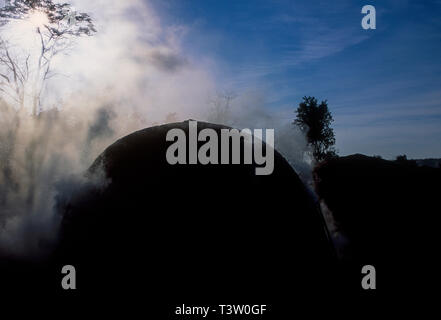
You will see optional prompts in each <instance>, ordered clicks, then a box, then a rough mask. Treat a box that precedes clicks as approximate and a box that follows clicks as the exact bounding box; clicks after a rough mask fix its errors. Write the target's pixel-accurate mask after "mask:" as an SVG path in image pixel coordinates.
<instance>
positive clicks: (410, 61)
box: [152, 0, 441, 158]
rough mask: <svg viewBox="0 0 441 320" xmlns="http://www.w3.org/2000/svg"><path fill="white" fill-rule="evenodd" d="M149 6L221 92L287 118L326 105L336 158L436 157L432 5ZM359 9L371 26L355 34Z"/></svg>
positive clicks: (438, 82) (434, 0) (182, 1)
mask: <svg viewBox="0 0 441 320" xmlns="http://www.w3.org/2000/svg"><path fill="white" fill-rule="evenodd" d="M152 3H153V7H154V8H155V10H156V11H157V12H158V14H159V15H160V18H161V20H162V21H163V22H164V23H165V24H167V25H170V26H172V25H176V26H178V25H179V26H185V27H186V29H187V33H186V36H185V39H183V45H184V47H185V51H186V53H188V54H189V55H191V56H192V57H193V58H196V59H197V58H198V57H201V58H203V57H210V59H212V60H213V61H215V64H216V66H217V68H216V70H217V71H216V77H217V78H218V79H219V80H220V81H221V82H222V83H224V84H225V85H226V86H228V87H229V89H233V90H234V91H235V92H237V93H239V94H240V93H241V92H244V91H246V90H258V91H261V92H263V93H264V94H265V97H266V100H265V105H266V108H268V109H269V110H274V112H280V110H283V111H286V112H285V113H283V114H285V115H286V117H293V118H294V116H295V114H294V110H295V109H296V107H297V105H298V103H299V102H300V100H301V98H302V96H305V95H313V96H315V97H317V98H318V99H320V100H321V99H327V100H328V102H329V107H330V109H331V111H332V113H333V115H334V119H335V122H334V124H333V127H334V129H335V132H336V138H337V148H338V149H339V151H340V154H342V155H345V154H352V153H364V154H368V155H374V154H378V155H382V156H383V157H385V158H394V157H395V156H396V155H398V154H407V155H408V157H412V158H424V157H441V58H440V57H441V0H424V1H417V0H415V1H406V0H382V1H350V0H344V1H343V0H341V1H338V0H337V1H318V0H309V1H308V0H299V1H285V0H275V1H263V0H252V1H241V0H236V1H215V0H203V1H202V0H201V1H196V0H192V1H190V0H168V1H164V0H154V1H152ZM366 4H371V5H374V6H375V8H376V11H377V29H376V30H363V29H362V28H361V24H360V23H361V19H362V14H361V8H362V7H363V5H366Z"/></svg>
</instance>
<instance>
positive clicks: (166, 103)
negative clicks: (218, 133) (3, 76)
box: [0, 0, 310, 255]
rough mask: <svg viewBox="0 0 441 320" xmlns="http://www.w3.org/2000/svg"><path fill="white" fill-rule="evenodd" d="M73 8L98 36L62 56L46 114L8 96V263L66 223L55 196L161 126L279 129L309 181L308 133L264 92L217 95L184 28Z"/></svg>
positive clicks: (150, 17)
mask: <svg viewBox="0 0 441 320" xmlns="http://www.w3.org/2000/svg"><path fill="white" fill-rule="evenodd" d="M70 2H71V3H72V4H73V5H74V6H75V8H76V10H78V11H80V12H87V13H89V14H90V15H91V17H92V19H93V20H94V23H95V26H96V29H97V33H96V35H94V36H92V37H82V38H79V39H77V40H76V42H75V45H74V47H73V48H72V49H71V50H70V51H69V52H67V54H63V55H59V56H57V57H56V60H54V62H53V68H54V70H56V71H57V75H56V76H55V77H53V78H51V80H50V81H49V82H48V83H47V85H46V87H45V88H44V92H43V96H42V101H41V108H42V112H41V113H40V115H39V116H38V117H34V116H30V113H29V110H24V111H20V112H18V111H17V108H16V107H14V105H12V104H11V102H10V101H8V99H7V98H6V97H2V96H1V95H0V255H1V254H2V253H3V254H17V255H32V254H40V253H41V251H42V249H43V251H44V248H45V244H46V243H50V242H51V241H52V240H53V237H54V236H55V234H56V230H57V226H58V223H59V220H60V217H59V216H58V215H57V214H55V210H54V206H55V199H56V197H57V193H60V192H62V193H64V197H66V196H67V197H68V194H69V192H70V189H71V187H72V186H70V185H69V183H70V182H72V181H76V180H78V179H81V178H78V177H81V173H82V172H84V171H85V170H86V169H87V168H88V167H89V166H90V165H91V164H92V162H93V160H94V159H95V158H96V157H97V156H98V155H99V154H100V153H101V152H102V151H103V150H104V149H105V148H106V147H107V146H108V145H109V144H111V143H112V142H114V141H115V140H116V139H117V138H121V137H123V136H125V135H127V134H129V133H131V132H133V131H135V130H139V129H142V128H145V127H148V126H151V125H154V124H160V123H164V122H173V121H180V120H186V119H189V118H192V119H197V120H207V121H213V122H218V123H223V124H227V125H231V126H234V127H238V128H244V127H247V128H274V129H276V147H277V148H278V149H279V151H281V153H282V154H283V155H284V156H285V157H286V158H287V159H288V160H289V161H290V163H291V164H292V165H293V166H294V167H295V168H296V169H297V171H300V172H302V173H304V174H305V175H307V174H308V172H309V171H310V170H309V167H308V165H307V164H306V162H305V161H304V159H303V151H304V150H305V146H306V143H305V140H304V137H303V136H302V135H301V134H300V132H298V131H296V130H295V128H293V126H292V125H291V123H290V122H289V121H287V120H283V119H282V120H281V119H280V117H278V115H274V114H272V113H271V111H268V110H265V101H264V98H263V97H261V96H260V95H258V94H248V93H240V92H237V98H235V99H232V101H230V102H227V103H226V102H225V101H226V100H225V96H222V97H219V96H217V95H216V94H215V92H217V91H218V89H219V88H222V84H220V83H216V81H215V79H214V77H213V75H212V74H213V73H212V72H211V66H212V65H213V61H210V59H209V57H207V59H206V60H205V61H200V60H197V61H194V60H192V57H190V56H186V55H185V52H182V44H181V41H185V39H186V38H185V27H182V26H169V27H167V26H164V25H162V24H161V21H160V19H159V18H158V16H157V15H156V14H155V12H154V11H153V10H152V8H151V7H149V5H148V4H147V3H146V2H145V1H141V0H125V1H120V0H94V1H89V0H72V1H70ZM0 32H1V31H0ZM213 97H214V98H213ZM71 177H76V178H71ZM102 182H103V181H100V183H102Z"/></svg>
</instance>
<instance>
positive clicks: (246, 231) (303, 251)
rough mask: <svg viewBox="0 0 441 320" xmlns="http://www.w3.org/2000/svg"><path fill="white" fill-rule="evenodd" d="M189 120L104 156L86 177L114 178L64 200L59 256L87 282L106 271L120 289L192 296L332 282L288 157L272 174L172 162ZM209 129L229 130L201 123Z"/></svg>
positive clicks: (328, 253)
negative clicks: (171, 136)
mask: <svg viewBox="0 0 441 320" xmlns="http://www.w3.org/2000/svg"><path fill="white" fill-rule="evenodd" d="M188 124H189V122H188V121H186V122H182V123H173V124H167V125H162V126H157V127H152V128H147V129H144V130H141V131H138V132H135V133H133V134H130V135H128V136H126V137H124V138H122V139H120V140H118V141H117V142H115V143H114V144H113V145H111V146H110V147H108V148H107V149H106V150H105V151H104V153H103V154H102V155H100V156H99V157H98V159H97V160H96V161H95V163H94V164H93V165H92V166H91V168H90V170H89V172H88V177H89V179H90V181H92V180H93V179H95V178H96V177H97V176H100V175H101V176H103V177H105V181H106V183H105V184H104V185H102V186H96V185H93V184H87V185H88V187H84V186H83V188H80V190H79V191H78V192H77V193H76V194H74V195H73V196H72V199H71V201H69V203H67V204H65V205H64V206H63V210H64V218H63V224H62V229H61V241H60V247H59V250H58V255H59V259H60V263H64V262H68V263H69V264H76V265H78V268H82V269H81V270H82V275H83V277H85V278H87V279H88V281H85V280H83V286H84V287H90V288H95V289H96V288H99V289H100V290H101V289H103V288H106V284H107V283H108V282H106V279H107V280H108V278H107V277H111V278H112V281H111V284H112V288H114V287H115V286H118V287H119V286H121V287H124V288H126V287H129V288H132V287H139V286H141V287H142V286H143V285H146V286H148V287H149V288H155V289H154V290H157V292H158V294H159V293H161V292H162V293H165V292H166V293H167V294H178V295H179V294H180V293H181V294H184V293H185V294H186V295H187V296H191V295H192V294H193V293H194V294H197V293H198V294H202V293H203V295H218V294H222V293H226V292H228V293H229V297H231V296H232V295H235V294H238V295H239V296H243V295H241V293H243V292H247V293H248V294H256V295H258V294H264V295H267V296H274V294H275V293H274V290H273V289H275V288H276V287H277V288H278V289H277V291H280V287H282V288H285V287H286V289H290V290H292V289H293V285H294V286H295V287H296V288H298V289H299V290H302V289H304V288H306V287H308V288H316V286H315V285H317V286H319V287H321V286H324V285H325V283H324V282H323V281H327V280H329V274H328V270H329V266H330V265H331V264H332V263H333V257H334V256H333V250H332V248H331V245H330V243H329V240H328V238H327V233H326V227H325V225H324V223H323V220H322V219H321V216H320V213H319V212H318V210H317V208H316V206H315V203H314V202H313V201H312V199H311V198H310V196H309V194H308V192H307V190H306V188H305V186H304V185H303V183H302V182H301V180H300V179H299V177H298V176H297V174H296V173H295V171H294V170H293V169H292V167H291V166H290V165H289V164H288V162H287V161H286V160H285V159H284V158H283V157H282V156H281V155H280V154H279V153H278V152H275V155H274V172H273V173H272V174H271V175H267V176H258V175H256V174H255V168H256V165H255V164H250V165H244V164H240V165H238V164H235V165H212V164H209V165H201V164H194V165H179V164H177V165H170V164H169V163H168V162H167V160H166V151H167V148H168V147H169V146H170V144H171V143H172V142H166V135H167V132H169V130H171V129H175V128H178V129H182V130H183V131H184V132H186V134H187V136H188V131H189V129H188ZM205 128H211V129H214V130H215V131H216V132H217V133H220V130H222V129H226V128H228V127H225V126H220V125H215V124H210V123H203V122H198V131H200V130H203V129H205ZM136 270H138V271H139V272H141V274H140V273H139V272H135V271H136ZM103 273H104V276H103ZM97 274H98V275H99V279H98V280H97V279H96V275H97ZM92 279H93V280H92ZM100 279H101V280H100ZM89 280H90V281H89ZM302 284H303V285H304V286H302ZM152 290H153V289H152ZM189 291H190V292H191V293H190V292H189ZM124 292H128V291H127V290H126V291H124Z"/></svg>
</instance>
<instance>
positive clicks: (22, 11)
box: [0, 0, 96, 115]
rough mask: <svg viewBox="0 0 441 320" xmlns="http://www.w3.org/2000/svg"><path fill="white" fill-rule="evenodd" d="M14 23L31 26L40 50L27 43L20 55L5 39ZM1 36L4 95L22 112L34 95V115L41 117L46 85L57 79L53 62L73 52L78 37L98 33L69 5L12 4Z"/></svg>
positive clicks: (0, 12) (19, 0)
mask: <svg viewBox="0 0 441 320" xmlns="http://www.w3.org/2000/svg"><path fill="white" fill-rule="evenodd" d="M13 22H23V23H26V25H27V26H30V27H29V28H28V29H26V31H27V32H29V33H31V34H32V35H33V36H35V39H36V42H37V43H38V47H37V48H31V47H30V46H28V45H27V44H26V43H24V44H22V48H20V50H19V51H17V45H16V44H15V43H14V42H13V41H11V40H10V39H9V38H8V37H4V36H3V35H4V31H5V27H7V26H8V25H10V24H11V23H13ZM0 32H1V33H0V81H1V82H0V92H2V93H3V94H4V95H5V96H8V97H9V98H10V99H12V100H13V101H14V102H15V103H17V104H18V106H19V108H20V109H22V108H23V107H24V104H25V96H26V94H27V93H29V91H30V94H29V95H30V98H31V101H32V114H33V115H37V113H38V112H39V110H38V109H39V106H40V97H41V94H42V91H43V89H44V86H45V83H46V81H47V80H48V79H49V78H50V77H51V76H53V73H52V70H51V62H52V59H53V58H54V57H55V56H56V55H58V54H59V53H61V52H64V51H66V50H67V49H69V48H70V47H71V46H72V44H73V39H74V38H75V37H79V36H82V35H87V36H91V35H93V34H94V33H95V32H96V30H95V27H94V25H93V22H92V19H91V17H90V16H89V15H88V14H86V13H79V12H76V11H74V10H73V8H72V6H71V5H70V4H68V3H54V2H53V1H52V0H10V1H7V2H6V6H5V7H4V8H2V9H0ZM29 86H31V88H28V87H29Z"/></svg>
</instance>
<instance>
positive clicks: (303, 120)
mask: <svg viewBox="0 0 441 320" xmlns="http://www.w3.org/2000/svg"><path fill="white" fill-rule="evenodd" d="M332 121H333V118H332V115H331V112H330V111H329V109H328V103H327V101H326V100H325V101H322V102H321V103H320V104H318V102H317V99H316V98H314V97H303V101H302V102H301V103H300V104H299V107H298V108H297V118H296V120H294V124H295V125H298V126H299V127H300V129H301V130H302V131H303V132H305V133H306V138H307V141H308V144H309V145H310V146H312V155H313V157H314V159H315V160H316V161H321V160H323V159H325V158H326V157H328V156H335V155H336V154H337V153H336V150H335V148H334V145H335V136H334V131H333V129H332V128H331V127H330V125H331V122H332Z"/></svg>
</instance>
